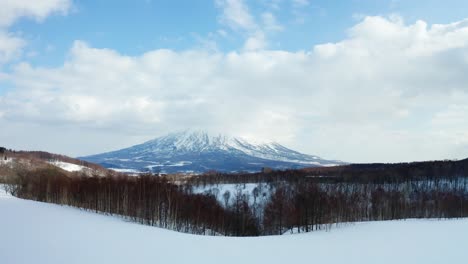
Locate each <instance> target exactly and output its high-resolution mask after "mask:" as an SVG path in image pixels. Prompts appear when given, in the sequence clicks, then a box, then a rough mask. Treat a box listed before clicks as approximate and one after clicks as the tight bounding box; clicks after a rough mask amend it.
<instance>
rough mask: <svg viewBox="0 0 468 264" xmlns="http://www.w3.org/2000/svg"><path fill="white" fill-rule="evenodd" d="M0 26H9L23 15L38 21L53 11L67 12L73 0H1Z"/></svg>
mask: <svg viewBox="0 0 468 264" xmlns="http://www.w3.org/2000/svg"><path fill="white" fill-rule="evenodd" d="M0 6H1V8H0V27H9V26H11V25H12V24H13V23H14V22H15V21H16V20H18V19H19V18H21V17H28V18H32V19H34V20H36V21H38V22H40V21H42V20H44V19H45V18H46V17H48V16H49V15H51V14H52V13H61V14H66V13H67V12H68V10H69V9H70V7H71V0H33V1H31V0H0Z"/></svg>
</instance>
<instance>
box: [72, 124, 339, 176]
mask: <svg viewBox="0 0 468 264" xmlns="http://www.w3.org/2000/svg"><path fill="white" fill-rule="evenodd" d="M80 159H83V160H86V161H90V162H94V163H99V164H101V165H102V166H104V167H107V168H113V169H133V170H140V171H152V172H167V173H173V172H197V173H199V172H205V171H209V170H217V171H224V172H231V171H260V170H261V169H262V168H263V167H271V168H275V169H288V168H304V167H313V166H335V165H340V164H344V163H343V162H341V161H336V160H325V159H322V158H320V157H318V156H313V155H307V154H303V153H300V152H297V151H294V150H291V149H288V148H286V147H284V146H282V145H280V144H278V143H275V142H255V143H254V142H251V141H247V140H245V139H243V138H236V137H231V136H226V135H222V134H209V133H207V132H204V131H196V130H195V131H191V130H187V131H184V132H178V133H171V134H168V135H166V136H162V137H159V138H156V139H153V140H150V141H147V142H145V143H143V144H140V145H136V146H132V147H129V148H125V149H121V150H117V151H113V152H108V153H102V154H97V155H92V156H87V157H81V158H80Z"/></svg>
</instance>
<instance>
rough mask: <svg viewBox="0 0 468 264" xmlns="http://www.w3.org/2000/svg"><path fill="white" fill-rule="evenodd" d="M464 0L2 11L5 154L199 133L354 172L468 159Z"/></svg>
mask: <svg viewBox="0 0 468 264" xmlns="http://www.w3.org/2000/svg"><path fill="white" fill-rule="evenodd" d="M466 10H468V2H466V1H461V0H446V1H436V0H428V1H403V0H379V1H376V0H373V1H371V0H349V1H325V0H270V1H267V0H256V1H249V0H200V1H175V0H172V1H156V0H140V1H84V0H35V1H29V0H15V1H11V0H0V127H2V131H1V132H0V145H5V146H6V147H10V148H15V149H40V150H47V151H51V152H58V153H63V154H68V155H71V156H83V155H89V154H94V153H99V152H104V151H110V150H114V149H118V148H123V147H127V146H130V145H133V144H137V143H141V142H143V141H145V140H149V139H152V138H154V137H157V136H161V135H163V134H165V133H169V132H173V131H177V130H184V129H187V128H196V129H205V130H208V131H211V132H216V133H218V132H221V133H229V134H233V135H235V136H241V137H245V138H247V139H249V138H252V139H255V140H267V141H271V140H274V141H278V142H279V143H282V144H284V145H286V146H289V147H291V148H295V149H298V150H299V151H302V152H306V153H310V154H315V155H319V156H323V157H324V158H328V159H341V160H344V161H349V162H369V161H389V162H394V161H411V160H425V159H426V160H427V159H444V158H454V159H458V158H464V157H466V156H468V132H467V131H468V122H466V120H468V103H467V102H468V88H467V87H468V86H467V85H466V84H467V83H468V79H467V78H468V76H467V75H466V72H467V71H468V14H466Z"/></svg>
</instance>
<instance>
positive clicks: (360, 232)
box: [0, 192, 468, 264]
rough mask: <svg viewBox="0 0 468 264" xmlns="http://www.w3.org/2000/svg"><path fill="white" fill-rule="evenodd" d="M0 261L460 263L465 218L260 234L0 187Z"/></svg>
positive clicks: (467, 239) (467, 238) (467, 255)
mask: <svg viewBox="0 0 468 264" xmlns="http://www.w3.org/2000/svg"><path fill="white" fill-rule="evenodd" d="M0 212H1V214H0V263H6V264H23V263H28V264H30V263H33V264H55V263H57V264H62V263H70V264H73V263H80V264H81V263H99V264H106V263H109V264H119V263H139V264H141V263H204V264H210V263H216V264H219V263H223V264H231V263H233V264H234V263H235V264H239V263H268V264H275V263H329V264H335V263H336V264H358V263H359V264H367V263H369V264H370V263H372V264H374V263H379V264H387V263H388V264H395V263H400V264H401V263H411V264H418V263H421V264H422V263H424V264H436V263H437V264H440V263H466V261H467V259H468V250H466V249H467V248H466V246H467V245H468V235H467V234H468V219H462V220H447V221H437V220H409V221H391V222H372V223H358V224H355V225H347V226H343V227H339V228H334V229H332V231H329V232H325V231H323V232H322V231H320V232H312V233H307V234H296V235H288V236H271V237H259V238H226V237H206V236H195V235H188V234H182V233H177V232H173V231H168V230H163V229H159V228H155V227H149V226H143V225H139V224H134V223H128V222H125V221H123V220H121V219H119V218H116V217H110V216H104V215H99V214H94V213H90V212H85V211H82V210H79V209H74V208H70V207H65V206H59V205H53V204H46V203H39V202H34V201H27V200H21V199H18V198H14V197H11V196H9V195H6V194H5V193H2V192H0Z"/></svg>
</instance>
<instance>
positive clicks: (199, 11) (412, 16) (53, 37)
mask: <svg viewBox="0 0 468 264" xmlns="http://www.w3.org/2000/svg"><path fill="white" fill-rule="evenodd" d="M274 2H278V3H277V5H276V7H272V5H273V3H274ZM245 3H246V6H247V7H248V9H249V11H250V12H251V14H252V16H253V17H255V18H256V19H259V17H260V16H261V14H262V13H264V12H271V13H272V14H273V15H274V16H275V18H276V20H277V22H278V24H280V25H281V27H282V30H280V31H279V32H273V33H272V34H271V35H270V36H269V39H270V45H269V48H270V49H280V50H288V51H296V50H309V49H310V48H311V47H312V46H313V45H316V44H320V43H326V42H336V41H339V40H340V39H342V38H344V37H345V36H346V34H347V33H346V32H347V29H348V28H350V27H351V26H352V25H354V24H355V23H356V21H357V20H359V19H361V17H362V16H366V15H384V16H385V15H390V14H398V15H400V16H402V17H403V18H404V19H405V21H407V22H408V23H412V22H414V21H416V20H419V19H422V20H424V21H427V22H428V23H442V24H443V23H449V22H453V21H458V20H461V19H463V18H465V16H466V12H464V10H468V2H466V1H462V0H450V1H437V0H429V1H424V4H421V1H403V0H378V1H375V0H352V1H326V0H317V1H306V2H304V3H307V4H303V5H298V4H294V1H287V0H283V1H281V0H280V1H267V0H258V1H246V2H245ZM220 16H221V12H220V8H219V6H217V5H216V3H215V1H214V0H197V1H180V0H171V1H158V0H137V1H102V0H98V1H84V0H81V1H80V0H79V1H74V2H73V6H72V8H71V9H70V11H69V14H68V15H66V16H61V15H52V16H50V17H48V18H47V19H46V20H44V21H43V22H41V23H37V22H36V21H34V20H32V19H27V18H26V19H20V20H19V21H18V22H17V23H15V24H14V25H13V26H12V27H11V28H10V30H11V31H12V32H19V34H20V35H22V36H23V37H24V38H25V39H26V40H27V41H28V45H27V48H26V52H25V53H26V54H27V53H29V54H30V56H29V58H28V61H29V62H31V63H33V64H35V65H44V66H52V65H59V64H61V63H62V62H63V60H64V59H65V57H66V56H67V51H68V50H69V49H70V47H71V45H72V43H73V41H74V40H77V39H78V40H83V41H86V42H87V43H90V44H92V45H93V47H97V48H111V49H114V50H117V51H119V52H120V53H123V54H127V55H138V54H141V53H143V52H145V51H148V50H154V49H161V48H163V49H172V50H186V49H192V48H194V47H198V48H204V47H205V46H206V43H205V42H206V41H212V42H215V43H216V45H217V48H218V49H219V50H221V51H230V50H238V49H241V48H242V45H243V42H244V36H243V33H241V32H235V31H232V30H230V29H229V27H226V26H225V25H223V24H222V23H221V22H220ZM220 30H223V31H225V32H226V33H227V34H228V36H226V37H223V36H220V35H219V34H218V33H217V32H218V31H220Z"/></svg>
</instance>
